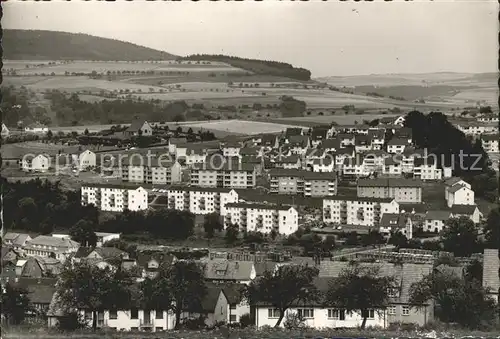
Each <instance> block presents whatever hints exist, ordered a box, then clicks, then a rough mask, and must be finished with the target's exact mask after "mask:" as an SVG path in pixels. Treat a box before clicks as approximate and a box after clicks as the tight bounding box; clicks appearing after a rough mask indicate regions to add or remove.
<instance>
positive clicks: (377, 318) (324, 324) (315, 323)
mask: <svg viewBox="0 0 500 339" xmlns="http://www.w3.org/2000/svg"><path fill="white" fill-rule="evenodd" d="M306 308H309V309H310V308H311V307H306ZM313 309H314V311H313V312H314V317H313V318H307V319H305V325H306V326H307V327H312V328H317V329H320V328H337V327H350V328H353V327H358V326H361V323H362V321H363V319H362V317H361V312H353V313H352V314H348V313H346V315H345V320H338V319H334V318H329V317H328V309H327V308H319V307H315V308H313ZM287 314H297V308H289V309H288V310H286V311H285V318H283V320H282V321H281V324H280V327H283V326H284V325H283V324H284V322H285V320H286V315H287ZM277 321H278V318H269V308H267V307H266V308H264V307H258V308H257V310H256V317H255V322H256V327H258V328H260V327H262V326H266V325H267V326H271V327H274V326H275V325H276V322H277ZM366 326H367V327H369V326H372V327H375V326H377V327H382V328H385V327H387V320H386V313H385V311H384V310H381V311H380V312H377V311H374V318H373V319H367V321H366Z"/></svg>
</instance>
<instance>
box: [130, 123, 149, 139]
mask: <svg viewBox="0 0 500 339" xmlns="http://www.w3.org/2000/svg"><path fill="white" fill-rule="evenodd" d="M125 135H127V136H128V137H131V136H145V137H146V136H148V137H150V136H152V135H153V127H152V126H151V125H150V124H149V123H148V122H147V121H145V120H134V121H132V124H131V125H130V127H129V128H127V129H126V130H125Z"/></svg>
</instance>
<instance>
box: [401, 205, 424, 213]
mask: <svg viewBox="0 0 500 339" xmlns="http://www.w3.org/2000/svg"><path fill="white" fill-rule="evenodd" d="M399 210H400V211H405V212H407V213H412V212H413V211H415V213H416V214H425V213H426V212H427V205H426V204H422V203H415V204H413V203H412V204H408V203H400V204H399Z"/></svg>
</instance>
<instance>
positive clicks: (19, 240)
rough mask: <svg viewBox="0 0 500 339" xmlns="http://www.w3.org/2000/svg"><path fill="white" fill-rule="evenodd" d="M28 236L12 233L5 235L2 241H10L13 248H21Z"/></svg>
mask: <svg viewBox="0 0 500 339" xmlns="http://www.w3.org/2000/svg"><path fill="white" fill-rule="evenodd" d="M29 237H30V236H29V234H26V233H14V232H7V233H5V235H4V237H3V241H4V242H5V241H7V240H8V241H10V242H12V244H13V245H14V246H21V245H24V243H25V242H26V240H27V239H28V238H29Z"/></svg>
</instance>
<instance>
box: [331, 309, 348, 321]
mask: <svg viewBox="0 0 500 339" xmlns="http://www.w3.org/2000/svg"><path fill="white" fill-rule="evenodd" d="M328 319H336V320H345V310H339V309H335V308H331V309H329V310H328Z"/></svg>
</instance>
